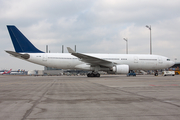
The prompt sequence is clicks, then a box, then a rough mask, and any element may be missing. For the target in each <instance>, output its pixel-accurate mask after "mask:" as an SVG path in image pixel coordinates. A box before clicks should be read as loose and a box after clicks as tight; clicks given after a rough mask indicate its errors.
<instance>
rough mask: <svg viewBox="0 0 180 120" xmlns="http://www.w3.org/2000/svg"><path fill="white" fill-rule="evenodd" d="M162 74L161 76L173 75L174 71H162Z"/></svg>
mask: <svg viewBox="0 0 180 120" xmlns="http://www.w3.org/2000/svg"><path fill="white" fill-rule="evenodd" d="M162 75H163V76H167V75H169V76H174V75H175V72H174V71H163V72H162Z"/></svg>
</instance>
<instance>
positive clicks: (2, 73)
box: [0, 69, 12, 75]
mask: <svg viewBox="0 0 180 120" xmlns="http://www.w3.org/2000/svg"><path fill="white" fill-rule="evenodd" d="M11 70H12V69H10V70H9V71H8V72H6V70H5V71H4V72H1V73H0V74H1V75H4V74H10V73H11Z"/></svg>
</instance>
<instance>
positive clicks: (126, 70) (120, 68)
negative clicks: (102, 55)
mask: <svg viewBox="0 0 180 120" xmlns="http://www.w3.org/2000/svg"><path fill="white" fill-rule="evenodd" d="M112 70H113V72H115V73H124V74H126V73H129V65H116V66H114V67H113V68H112Z"/></svg>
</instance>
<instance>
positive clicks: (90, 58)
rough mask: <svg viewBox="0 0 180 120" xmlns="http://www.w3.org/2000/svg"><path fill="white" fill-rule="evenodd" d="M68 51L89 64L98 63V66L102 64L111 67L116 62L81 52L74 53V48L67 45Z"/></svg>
mask: <svg viewBox="0 0 180 120" xmlns="http://www.w3.org/2000/svg"><path fill="white" fill-rule="evenodd" d="M67 49H68V52H69V53H71V54H72V55H74V56H76V57H78V58H79V59H80V60H81V61H83V62H85V63H89V64H90V65H95V66H96V65H98V66H103V67H108V68H110V67H113V66H114V65H115V64H116V63H113V62H111V61H107V60H104V59H100V58H97V57H93V56H89V55H85V54H82V53H76V52H75V51H74V50H72V49H71V48H70V47H67Z"/></svg>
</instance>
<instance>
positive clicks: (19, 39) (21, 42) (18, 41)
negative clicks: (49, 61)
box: [7, 25, 43, 53]
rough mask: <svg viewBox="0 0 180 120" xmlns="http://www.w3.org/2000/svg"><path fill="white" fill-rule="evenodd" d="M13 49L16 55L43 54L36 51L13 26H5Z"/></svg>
mask: <svg viewBox="0 0 180 120" xmlns="http://www.w3.org/2000/svg"><path fill="white" fill-rule="evenodd" d="M7 28H8V31H9V34H10V36H11V40H12V43H13V45H14V49H15V51H16V52H17V53H19V52H25V53H43V52H42V51H40V50H38V49H37V48H36V47H35V46H34V45H33V44H32V43H31V42H30V41H29V40H28V39H27V38H26V37H25V36H24V35H23V34H22V33H21V32H20V31H19V30H18V29H17V28H16V27H15V26H14V25H7Z"/></svg>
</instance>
